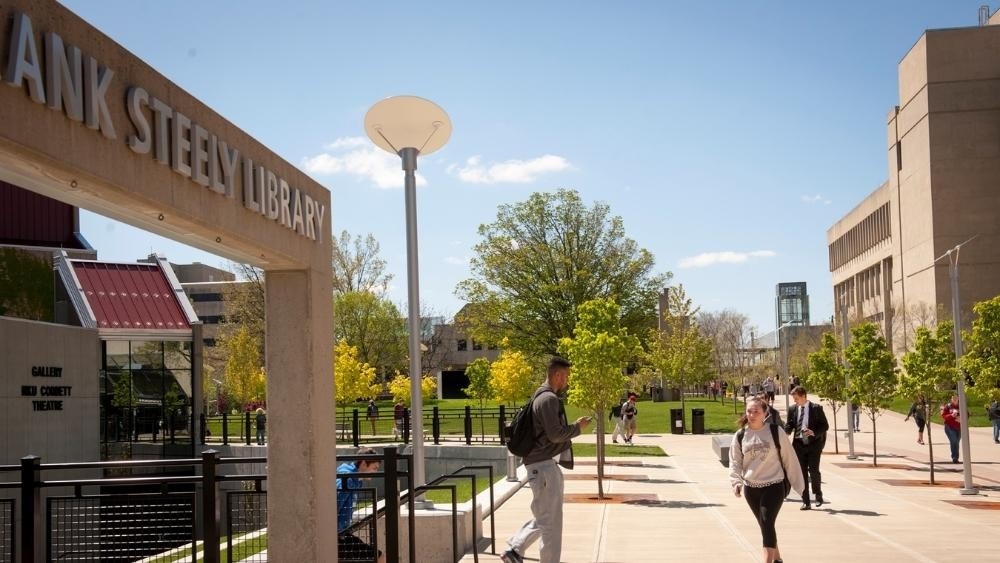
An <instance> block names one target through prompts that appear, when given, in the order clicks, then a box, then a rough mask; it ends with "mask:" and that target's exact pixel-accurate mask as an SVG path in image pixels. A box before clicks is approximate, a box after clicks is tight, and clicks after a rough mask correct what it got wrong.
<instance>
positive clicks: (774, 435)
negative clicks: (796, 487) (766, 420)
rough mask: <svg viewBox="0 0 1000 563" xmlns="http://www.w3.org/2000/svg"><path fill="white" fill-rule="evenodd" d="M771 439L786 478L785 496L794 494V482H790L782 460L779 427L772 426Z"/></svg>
mask: <svg viewBox="0 0 1000 563" xmlns="http://www.w3.org/2000/svg"><path fill="white" fill-rule="evenodd" d="M770 426H771V438H772V439H773V440H774V447H776V448H778V462H779V463H781V474H782V475H784V476H785V479H784V481H782V484H784V485H785V496H786V497H787V496H788V493H790V492H792V482H791V481H789V480H788V471H786V470H785V462H784V461H783V460H782V459H781V440H780V439H778V427H777V425H774V424H771V425H770Z"/></svg>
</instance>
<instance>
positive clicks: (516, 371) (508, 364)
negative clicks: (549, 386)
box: [490, 350, 541, 405]
mask: <svg viewBox="0 0 1000 563" xmlns="http://www.w3.org/2000/svg"><path fill="white" fill-rule="evenodd" d="M540 383H541V378H540V377H538V376H537V375H536V374H535V373H534V371H533V370H532V368H531V363H529V362H528V359H527V358H526V357H525V355H524V354H523V353H521V352H517V351H514V350H504V351H503V352H501V353H500V357H498V358H497V359H496V360H495V361H494V362H493V365H491V366H490V386H491V387H492V388H493V398H495V399H496V400H497V402H498V403H502V404H507V405H517V404H521V403H523V402H525V401H527V400H528V398H529V397H531V394H532V393H534V392H535V389H537V388H538V386H539V384H540Z"/></svg>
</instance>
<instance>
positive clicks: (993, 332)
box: [961, 296, 1000, 410]
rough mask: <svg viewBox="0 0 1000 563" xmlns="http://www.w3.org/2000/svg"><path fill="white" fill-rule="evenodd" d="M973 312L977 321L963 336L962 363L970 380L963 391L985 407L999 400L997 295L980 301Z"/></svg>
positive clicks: (999, 301)
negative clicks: (965, 344) (964, 344)
mask: <svg viewBox="0 0 1000 563" xmlns="http://www.w3.org/2000/svg"><path fill="white" fill-rule="evenodd" d="M972 310H973V312H974V313H975V314H976V318H975V319H974V320H973V321H972V330H971V331H969V332H966V333H964V337H963V340H964V342H965V343H967V345H968V350H967V351H966V352H965V355H963V356H962V362H961V364H962V369H963V371H965V373H967V374H968V375H969V377H971V378H972V385H970V386H969V387H967V389H966V390H967V392H968V396H969V398H970V401H974V402H976V403H979V404H982V405H983V406H984V407H985V406H987V405H989V403H990V402H992V401H994V400H1000V296H997V297H994V298H993V299H988V300H986V301H980V302H979V303H976V304H975V305H974V306H973V308H972ZM969 410H971V407H970V409H969Z"/></svg>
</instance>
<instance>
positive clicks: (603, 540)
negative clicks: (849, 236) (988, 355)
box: [462, 399, 1000, 563]
mask: <svg viewBox="0 0 1000 563" xmlns="http://www.w3.org/2000/svg"><path fill="white" fill-rule="evenodd" d="M778 404H779V405H782V404H783V401H781V400H780V399H779V401H778ZM826 409H827V415H828V416H829V410H830V409H829V407H826ZM838 418H839V423H838V427H839V428H845V416H844V412H843V411H841V412H840V413H839V416H838ZM641 424H642V422H641V420H640V430H641ZM861 424H862V432H860V433H856V434H855V452H856V453H857V454H860V459H859V460H856V461H852V460H848V459H847V456H846V450H847V440H846V439H845V438H844V435H843V430H841V431H840V435H839V436H838V441H839V449H840V453H839V454H837V453H834V448H835V445H834V439H833V434H832V431H831V434H830V435H829V436H828V439H827V444H826V450H825V452H826V453H825V454H824V455H823V459H822V463H821V470H822V472H823V493H824V495H823V496H824V497H825V500H826V501H827V504H824V505H823V506H822V507H821V508H816V507H815V506H814V507H813V509H812V510H811V511H808V512H806V511H800V510H799V506H800V504H801V503H800V501H799V499H798V498H796V497H794V493H793V496H792V497H790V498H789V499H788V500H787V501H786V503H785V505H784V507H783V509H782V511H781V515H780V516H779V518H778V539H779V545H780V547H781V551H782V555H783V558H784V560H785V561H787V562H789V563H792V562H795V561H810V562H824V561H831V562H838V563H839V562H843V561H893V562H894V561H907V562H909V561H921V562H932V561H940V562H947V563H954V562H956V561H963V562H966V561H997V560H1000V555H997V554H998V553H1000V549H998V546H1000V510H998V509H1000V445H996V444H994V443H993V436H992V428H972V429H971V446H972V458H973V464H972V474H973V482H974V484H975V485H976V486H978V487H979V494H977V495H975V496H966V495H961V494H960V493H959V487H960V486H961V484H962V482H963V480H962V477H963V474H962V465H961V464H959V465H952V464H951V463H950V461H951V460H950V456H949V454H948V443H947V439H946V438H945V436H944V433H943V431H942V428H941V426H940V425H937V424H935V425H934V428H933V431H934V457H935V459H936V460H937V462H936V463H935V470H936V473H935V476H936V481H937V482H938V485H937V486H933V487H932V486H929V485H926V484H925V483H927V482H928V480H929V471H928V467H929V466H928V451H927V448H926V446H919V445H918V444H917V443H916V429H915V426H914V424H913V422H912V421H908V422H903V416H902V415H898V414H896V413H886V414H884V415H883V416H882V417H881V418H879V419H878V421H877V425H878V433H877V434H873V433H872V432H871V422H870V421H868V420H865V419H864V418H862V423H861ZM876 436H877V439H878V444H877V445H878V464H879V467H878V468H875V467H873V466H872V451H873V440H874V438H875V437H876ZM593 439H594V436H593V435H587V436H583V437H581V438H579V439H578V440H593ZM711 441H712V438H711V436H707V435H697V436H696V435H691V434H686V435H672V434H667V435H653V434H640V435H638V436H637V438H636V440H635V442H636V444H657V445H659V446H661V447H662V448H663V449H664V451H666V452H667V453H668V454H669V457H645V458H615V459H614V460H609V461H615V462H622V463H624V464H620V465H608V466H607V467H606V473H607V474H609V475H610V476H611V477H610V478H607V479H606V480H605V483H604V489H605V492H606V493H611V494H618V495H639V496H637V497H635V499H634V500H631V501H626V502H618V503H594V502H567V503H566V505H565V512H564V515H565V516H564V518H565V529H564V532H563V553H562V561H563V562H566V563H586V562H598V561H600V562H607V563H611V562H621V563H644V562H661V561H664V562H666V561H670V562H673V561H705V560H711V561H712V563H723V562H729V561H733V562H736V561H739V562H746V561H760V560H761V550H760V545H761V542H760V532H759V529H758V527H757V525H756V523H755V522H754V520H753V519H752V517H751V515H750V511H749V509H748V508H747V505H746V502H745V501H744V500H743V499H742V498H739V499H738V498H736V497H734V496H733V494H732V492H731V490H730V487H729V481H728V478H727V475H728V471H729V470H728V469H727V468H725V467H723V466H722V465H721V464H720V463H719V461H718V458H717V457H716V456H715V453H714V452H713V450H712V446H711ZM522 471H523V468H522ZM565 474H566V475H567V480H566V493H567V496H570V495H573V494H580V495H584V496H596V493H597V482H596V480H595V477H594V476H596V467H595V466H593V465H582V466H579V465H578V467H577V469H575V470H574V471H566V472H565ZM530 502H531V491H530V489H529V488H528V487H520V488H519V489H518V490H517V491H516V492H514V493H513V494H512V495H511V496H510V498H509V499H508V500H506V501H505V502H504V504H503V505H502V506H501V507H499V508H498V509H497V514H496V528H497V536H498V537H497V552H498V553H500V552H502V551H503V550H504V549H506V541H505V540H506V538H507V537H508V536H509V535H510V534H511V533H512V532H514V531H515V530H516V529H517V528H518V527H519V526H520V525H521V524H522V523H523V522H524V521H525V520H527V519H528V518H530V514H531V512H530V509H529V504H530ZM965 502H969V503H973V504H972V505H968V506H960V503H965ZM975 504H979V505H981V506H979V507H973V505H975ZM484 530H485V531H486V533H487V534H489V522H485V523H484ZM484 543H485V542H484ZM479 560H480V561H484V562H495V561H499V560H500V558H499V557H498V556H496V555H492V554H491V553H489V546H488V544H485V547H481V549H480V553H479ZM525 560H526V561H537V560H538V545H537V544H536V545H534V546H532V547H531V548H530V549H529V550H528V553H527V554H526V557H525ZM471 561H473V556H472V554H471V553H469V554H466V555H465V557H464V558H463V559H462V562H463V563H466V562H471Z"/></svg>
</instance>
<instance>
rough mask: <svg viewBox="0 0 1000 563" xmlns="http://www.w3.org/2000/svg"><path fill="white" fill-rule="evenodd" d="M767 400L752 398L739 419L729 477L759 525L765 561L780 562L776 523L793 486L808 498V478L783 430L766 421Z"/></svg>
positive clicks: (733, 442)
mask: <svg viewBox="0 0 1000 563" xmlns="http://www.w3.org/2000/svg"><path fill="white" fill-rule="evenodd" d="M767 408H768V406H767V401H765V400H764V399H763V398H762V397H752V398H751V399H750V400H749V401H748V402H747V407H746V412H745V413H744V414H743V416H742V417H741V418H740V421H739V425H740V430H739V431H737V432H736V434H734V435H733V441H732V443H731V444H730V446H729V452H730V460H729V480H730V482H731V483H732V487H733V494H734V495H736V496H737V497H739V496H743V497H744V498H746V500H747V505H748V506H749V507H750V511H751V512H752V513H753V515H754V518H755V519H756V520H757V525H758V526H760V535H761V541H762V544H763V556H764V563H775V562H776V563H781V551H780V550H779V549H778V533H777V531H776V530H775V523H776V522H777V519H778V512H780V511H781V505H782V504H783V503H784V501H785V496H786V495H787V494H788V490H787V489H786V488H785V482H786V480H787V482H788V483H789V486H790V487H791V489H794V490H795V491H796V492H797V493H799V494H800V495H802V496H803V498H805V497H806V496H807V492H806V484H805V479H804V478H803V475H802V471H801V470H800V469H799V467H798V463H797V461H796V459H795V454H794V453H793V451H792V444H791V442H790V441H789V439H788V436H787V435H786V434H785V433H784V432H780V431H779V430H778V427H777V426H775V425H772V424H770V423H769V421H768V420H767Z"/></svg>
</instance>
